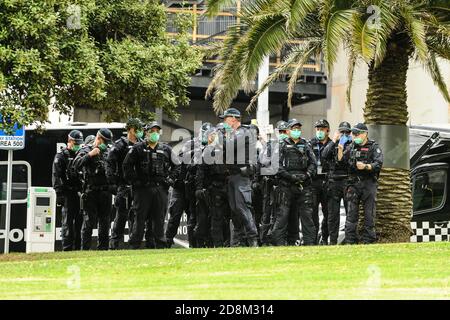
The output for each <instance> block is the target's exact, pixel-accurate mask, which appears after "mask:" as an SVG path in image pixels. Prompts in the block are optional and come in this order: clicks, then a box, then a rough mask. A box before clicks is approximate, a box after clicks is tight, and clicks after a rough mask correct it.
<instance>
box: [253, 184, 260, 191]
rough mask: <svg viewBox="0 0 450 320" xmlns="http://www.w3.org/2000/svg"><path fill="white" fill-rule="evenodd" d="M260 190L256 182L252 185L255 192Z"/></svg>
mask: <svg viewBox="0 0 450 320" xmlns="http://www.w3.org/2000/svg"><path fill="white" fill-rule="evenodd" d="M260 188H261V185H260V184H259V183H258V182H253V183H252V190H254V191H256V190H259V189H260Z"/></svg>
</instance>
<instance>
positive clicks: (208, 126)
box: [201, 122, 213, 132]
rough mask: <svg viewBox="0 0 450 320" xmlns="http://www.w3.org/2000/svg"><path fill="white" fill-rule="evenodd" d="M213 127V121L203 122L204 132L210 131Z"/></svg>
mask: <svg viewBox="0 0 450 320" xmlns="http://www.w3.org/2000/svg"><path fill="white" fill-rule="evenodd" d="M212 127H213V125H212V124H211V123H209V122H204V123H203V124H202V129H201V130H202V131H203V132H205V131H208V130H209V129H211V128H212Z"/></svg>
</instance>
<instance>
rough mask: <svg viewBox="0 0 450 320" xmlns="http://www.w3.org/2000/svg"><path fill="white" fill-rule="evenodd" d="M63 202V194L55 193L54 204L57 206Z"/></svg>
mask: <svg viewBox="0 0 450 320" xmlns="http://www.w3.org/2000/svg"><path fill="white" fill-rule="evenodd" d="M64 203H65V198H64V196H63V195H62V194H60V193H59V194H56V204H57V205H58V206H63V205H64Z"/></svg>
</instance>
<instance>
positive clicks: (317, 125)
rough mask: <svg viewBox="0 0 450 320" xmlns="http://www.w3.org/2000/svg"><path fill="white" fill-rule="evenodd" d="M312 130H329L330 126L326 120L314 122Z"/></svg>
mask: <svg viewBox="0 0 450 320" xmlns="http://www.w3.org/2000/svg"><path fill="white" fill-rule="evenodd" d="M314 128H330V124H329V123H328V121H327V120H326V119H320V120H317V121H316V123H315V124H314Z"/></svg>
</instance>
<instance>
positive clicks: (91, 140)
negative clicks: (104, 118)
mask: <svg viewBox="0 0 450 320" xmlns="http://www.w3.org/2000/svg"><path fill="white" fill-rule="evenodd" d="M94 141H95V135H93V134H91V135H88V136H87V137H86V138H85V139H84V143H83V145H84V146H88V145H92V144H93V143H94Z"/></svg>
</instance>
